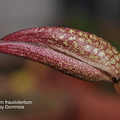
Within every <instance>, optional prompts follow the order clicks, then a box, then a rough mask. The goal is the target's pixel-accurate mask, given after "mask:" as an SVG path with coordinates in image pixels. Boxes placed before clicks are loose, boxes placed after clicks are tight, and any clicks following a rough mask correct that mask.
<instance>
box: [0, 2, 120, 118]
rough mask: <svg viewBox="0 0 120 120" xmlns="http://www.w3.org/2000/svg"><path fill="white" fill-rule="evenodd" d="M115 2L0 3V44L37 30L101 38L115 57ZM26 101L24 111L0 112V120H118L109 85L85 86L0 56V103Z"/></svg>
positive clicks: (119, 29) (118, 14) (118, 30)
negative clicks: (67, 30) (20, 32)
mask: <svg viewBox="0 0 120 120" xmlns="http://www.w3.org/2000/svg"><path fill="white" fill-rule="evenodd" d="M119 21H120V0H24V1H22V0H0V38H2V37H4V36H5V35H8V34H10V33H12V32H15V31H18V30H21V29H25V28H31V27H43V26H63V27H71V28H75V29H80V30H83V31H86V32H89V33H94V34H96V35H98V36H101V37H102V38H104V39H105V40H106V41H109V42H110V43H111V44H112V45H113V46H115V47H116V48H117V49H118V51H120V44H119V43H120V40H119V38H120V22H119ZM2 100H3V101H4V100H12V101H14V100H26V101H32V102H33V104H32V105H25V109H24V110H0V119H2V120H113V119H114V120H120V110H119V106H120V96H119V95H118V94H117V93H116V92H115V90H114V89H113V87H112V85H111V84H110V83H105V82H99V83H93V82H85V81H82V80H78V79H76V78H73V77H70V76H67V75H65V74H62V73H60V72H58V71H55V70H53V69H51V68H49V67H46V66H44V65H42V64H40V63H36V62H33V61H30V60H26V59H23V58H19V57H13V56H10V55H5V54H0V101H2Z"/></svg>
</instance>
